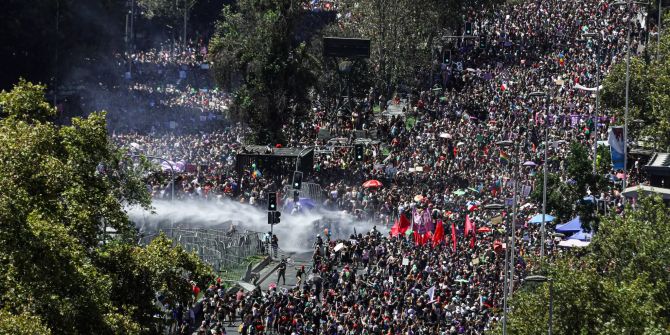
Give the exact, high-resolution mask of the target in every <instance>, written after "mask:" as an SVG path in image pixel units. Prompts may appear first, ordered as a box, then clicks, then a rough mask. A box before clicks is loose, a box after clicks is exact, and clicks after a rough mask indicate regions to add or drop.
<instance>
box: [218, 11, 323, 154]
mask: <svg viewBox="0 0 670 335" xmlns="http://www.w3.org/2000/svg"><path fill="white" fill-rule="evenodd" d="M301 8H302V3H301V2H300V1H296V0H284V1H266V0H242V1H238V2H237V4H236V5H235V6H225V7H224V9H223V13H222V18H221V21H219V23H218V24H217V32H216V34H215V36H214V38H213V39H212V40H211V42H210V51H211V52H210V55H211V56H210V57H211V60H212V62H213V67H214V72H215V76H216V79H217V81H218V83H219V84H220V85H221V86H224V87H229V86H231V82H232V78H233V77H235V76H240V77H241V79H242V81H243V82H242V85H241V86H240V87H239V88H238V89H237V91H236V92H235V99H234V102H233V106H232V108H231V115H230V116H231V117H232V118H233V119H236V120H238V121H243V122H245V123H247V124H248V125H249V126H250V127H251V128H252V129H253V130H254V133H253V134H252V136H251V141H252V142H254V143H261V144H268V143H273V144H274V143H284V142H285V141H286V139H285V138H284V132H283V131H282V128H283V127H284V126H285V125H287V124H289V123H291V122H294V120H295V119H296V118H298V117H299V116H300V115H304V114H305V113H306V111H307V109H308V108H309V107H310V104H309V100H308V91H309V89H310V88H312V86H313V84H314V82H315V77H314V73H312V69H313V68H314V66H313V64H312V59H311V58H310V57H309V56H308V54H307V52H306V50H307V48H306V47H305V45H303V44H302V43H301V42H303V41H300V40H298V38H297V37H295V33H296V30H297V29H296V25H297V23H298V21H299V19H300V18H301V15H303V14H305V13H306V12H305V11H303V10H302V9H301Z"/></svg>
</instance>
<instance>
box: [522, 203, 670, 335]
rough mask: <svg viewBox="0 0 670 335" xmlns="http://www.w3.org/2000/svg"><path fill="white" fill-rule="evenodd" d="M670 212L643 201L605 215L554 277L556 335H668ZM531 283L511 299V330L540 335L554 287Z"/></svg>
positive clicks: (552, 270)
mask: <svg viewBox="0 0 670 335" xmlns="http://www.w3.org/2000/svg"><path fill="white" fill-rule="evenodd" d="M669 220H670V211H668V209H667V207H666V206H665V205H664V204H663V202H662V201H661V199H660V198H650V197H642V198H640V200H639V201H638V204H637V205H636V209H635V210H633V209H632V208H630V207H628V208H627V209H626V212H625V215H623V216H616V215H612V216H609V217H606V218H603V220H602V223H601V224H600V229H599V230H598V232H597V234H595V236H594V239H593V242H592V243H591V246H590V247H588V248H587V249H586V252H587V253H586V254H584V253H580V252H568V253H565V254H563V256H560V257H559V258H558V259H557V260H556V261H555V263H554V264H551V265H550V266H549V267H548V268H546V269H545V271H547V273H546V275H547V277H551V278H553V279H554V294H553V297H554V332H555V333H556V334H603V335H605V334H668V332H669V331H670V308H669V307H668V304H667V302H668V301H670V288H669V286H668V283H670V272H668V269H670V249H669V248H668V247H667V246H668V244H669V243H670V227H669V226H668V225H667V222H669ZM537 285H538V284H534V283H529V282H526V283H524V284H523V286H522V287H521V288H520V289H519V290H517V292H515V294H514V297H513V299H512V302H511V306H512V308H511V314H510V318H511V319H510V323H509V324H510V332H511V333H512V334H540V333H543V332H546V325H547V322H548V301H549V295H548V293H549V292H548V284H547V283H545V284H542V287H538V286H537Z"/></svg>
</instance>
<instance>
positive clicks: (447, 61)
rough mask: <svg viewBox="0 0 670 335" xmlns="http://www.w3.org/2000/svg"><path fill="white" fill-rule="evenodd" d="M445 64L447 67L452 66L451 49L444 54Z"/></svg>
mask: <svg viewBox="0 0 670 335" xmlns="http://www.w3.org/2000/svg"><path fill="white" fill-rule="evenodd" d="M444 65H446V66H447V68H450V67H451V50H449V51H448V53H447V54H446V55H445V56H444Z"/></svg>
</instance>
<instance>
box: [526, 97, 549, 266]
mask: <svg viewBox="0 0 670 335" xmlns="http://www.w3.org/2000/svg"><path fill="white" fill-rule="evenodd" d="M530 96H532V97H542V96H544V97H545V101H544V104H545V112H544V113H545V114H544V163H543V164H542V173H543V175H544V176H543V181H542V226H541V227H540V236H541V237H540V243H541V244H542V245H541V246H540V266H542V265H543V264H544V243H545V241H544V237H545V235H546V222H547V220H546V215H547V148H548V147H549V135H548V134H549V130H548V128H549V124H548V122H547V121H548V120H549V93H545V92H532V93H530Z"/></svg>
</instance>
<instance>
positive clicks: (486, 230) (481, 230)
mask: <svg viewBox="0 0 670 335" xmlns="http://www.w3.org/2000/svg"><path fill="white" fill-rule="evenodd" d="M477 232H478V233H490V232H491V228H489V227H479V228H477Z"/></svg>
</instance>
